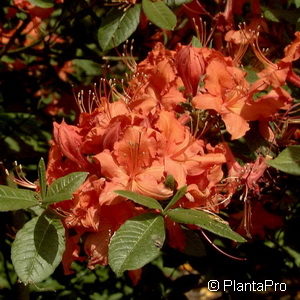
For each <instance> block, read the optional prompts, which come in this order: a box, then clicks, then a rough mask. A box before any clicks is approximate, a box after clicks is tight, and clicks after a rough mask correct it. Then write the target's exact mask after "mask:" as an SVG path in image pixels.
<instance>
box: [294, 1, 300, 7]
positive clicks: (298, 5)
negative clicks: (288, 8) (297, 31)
mask: <svg viewBox="0 0 300 300" xmlns="http://www.w3.org/2000/svg"><path fill="white" fill-rule="evenodd" d="M295 6H296V7H297V8H299V7H300V0H295Z"/></svg>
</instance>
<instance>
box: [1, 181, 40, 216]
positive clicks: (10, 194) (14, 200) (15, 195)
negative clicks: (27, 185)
mask: <svg viewBox="0 0 300 300" xmlns="http://www.w3.org/2000/svg"><path fill="white" fill-rule="evenodd" d="M38 204H39V202H38V194H37V193H36V192H33V191H29V190H23V189H16V188H11V187H9V186H5V185H0V211H9V210H18V209H25V208H29V207H32V206H35V205H38Z"/></svg>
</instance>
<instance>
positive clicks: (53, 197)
mask: <svg viewBox="0 0 300 300" xmlns="http://www.w3.org/2000/svg"><path fill="white" fill-rule="evenodd" d="M87 175H88V173H87V172H74V173H71V174H68V175H66V176H64V177H61V178H58V179H57V180H55V181H54V182H53V183H52V184H51V185H50V186H49V187H48V191H47V195H46V198H45V200H44V203H47V204H51V203H55V202H59V201H63V200H69V199H72V197H73V193H74V192H75V191H76V190H77V189H78V188H79V187H80V185H81V184H82V183H83V182H84V181H85V179H86V177H87Z"/></svg>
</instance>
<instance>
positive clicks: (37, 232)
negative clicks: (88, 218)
mask: <svg viewBox="0 0 300 300" xmlns="http://www.w3.org/2000/svg"><path fill="white" fill-rule="evenodd" d="M64 234H65V230H64V227H63V225H62V223H61V221H60V220H59V219H51V218H49V217H48V216H46V215H45V214H42V215H41V216H39V217H35V218H33V219H31V220H30V221H29V222H27V223H26V224H25V225H24V227H23V228H22V229H21V230H19V231H18V233H17V235H16V239H15V241H14V242H13V244H12V248H11V259H12V262H13V265H14V268H15V270H16V273H17V275H18V277H19V278H20V280H21V281H22V282H24V283H25V284H28V283H37V282H40V281H42V280H44V279H46V278H47V277H48V276H50V275H51V274H52V273H53V272H54V270H55V269H56V267H57V266H58V265H59V263H60V261H61V259H62V255H63V253H64V250H65V239H64Z"/></svg>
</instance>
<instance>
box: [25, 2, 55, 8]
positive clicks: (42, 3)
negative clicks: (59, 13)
mask: <svg viewBox="0 0 300 300" xmlns="http://www.w3.org/2000/svg"><path fill="white" fill-rule="evenodd" d="M28 1H29V2H30V3H31V4H33V5H34V6H38V7H42V8H50V7H53V6H54V0H28Z"/></svg>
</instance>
